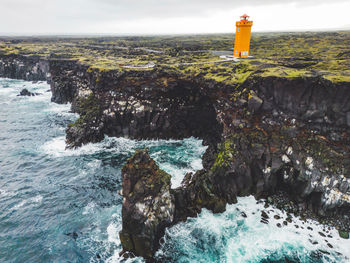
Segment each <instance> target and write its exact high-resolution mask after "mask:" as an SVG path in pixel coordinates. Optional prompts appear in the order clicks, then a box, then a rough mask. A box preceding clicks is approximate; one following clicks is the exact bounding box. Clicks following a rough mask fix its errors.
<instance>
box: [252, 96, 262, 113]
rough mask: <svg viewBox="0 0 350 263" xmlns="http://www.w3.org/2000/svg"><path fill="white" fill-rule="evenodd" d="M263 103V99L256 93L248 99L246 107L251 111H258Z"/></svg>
mask: <svg viewBox="0 0 350 263" xmlns="http://www.w3.org/2000/svg"><path fill="white" fill-rule="evenodd" d="M262 104H263V100H262V99H260V98H259V97H258V96H257V95H255V94H253V95H251V96H250V98H249V100H248V108H249V109H250V110H252V111H258V110H260V108H261V105H262Z"/></svg>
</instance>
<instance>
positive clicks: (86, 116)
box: [68, 93, 101, 128]
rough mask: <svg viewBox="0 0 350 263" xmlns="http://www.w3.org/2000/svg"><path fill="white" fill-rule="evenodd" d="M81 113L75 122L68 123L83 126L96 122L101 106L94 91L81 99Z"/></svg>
mask: <svg viewBox="0 0 350 263" xmlns="http://www.w3.org/2000/svg"><path fill="white" fill-rule="evenodd" d="M79 113H80V117H79V118H78V119H77V120H76V121H75V122H74V123H70V124H68V127H77V128H82V127H83V125H86V124H88V123H91V122H94V121H96V120H97V119H98V118H99V117H100V115H101V106H100V104H99V100H98V99H97V98H96V97H95V95H94V94H93V93H91V94H90V95H89V96H88V97H87V98H85V99H82V100H81V101H80V105H79Z"/></svg>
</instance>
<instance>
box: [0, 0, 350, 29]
mask: <svg viewBox="0 0 350 263" xmlns="http://www.w3.org/2000/svg"><path fill="white" fill-rule="evenodd" d="M349 10H350V1H349V0H0V34H2V35H4V34H12V35H13V34H15V35H16V34H17V35H23V34H26V35H28V34H173V33H176V34H181V33H221V32H233V31H234V22H235V21H236V20H237V19H238V18H239V16H240V15H242V14H243V13H247V14H248V15H250V16H251V19H252V20H253V21H254V26H253V31H256V32H258V31H291V30H312V29H337V28H347V29H350V15H349Z"/></svg>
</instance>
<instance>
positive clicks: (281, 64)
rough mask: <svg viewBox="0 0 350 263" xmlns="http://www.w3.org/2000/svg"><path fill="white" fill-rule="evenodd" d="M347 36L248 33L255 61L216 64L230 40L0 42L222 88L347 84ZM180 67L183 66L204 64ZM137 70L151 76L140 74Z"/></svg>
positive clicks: (9, 49)
mask: <svg viewBox="0 0 350 263" xmlns="http://www.w3.org/2000/svg"><path fill="white" fill-rule="evenodd" d="M349 41H350V32H348V31H343V32H304V33H253V34H252V40H251V52H250V54H251V55H252V56H254V57H253V58H249V59H242V60H241V61H240V62H233V61H227V62H220V63H215V62H214V61H217V60H220V58H219V55H220V53H218V52H216V51H224V52H223V53H222V54H227V55H230V54H232V47H233V43H234V34H214V35H193V36H149V37H95V38H59V37H56V38H54V37H52V38H44V37H42V38H5V37H3V38H0V54H5V55H11V54H12V55H23V56H33V55H36V56H40V57H43V58H55V59H66V60H74V61H77V62H78V63H80V64H83V65H88V66H89V67H91V68H92V69H99V70H107V71H108V70H126V71H127V70H137V69H135V68H133V69H127V68H123V66H141V67H142V66H145V65H148V64H150V63H154V64H156V65H158V66H159V67H168V68H169V67H172V68H173V69H174V70H176V71H178V72H180V73H183V74H185V75H188V76H193V75H195V76H197V75H200V76H203V77H204V78H206V79H214V80H216V81H218V82H224V83H227V84H235V83H238V84H239V83H242V82H243V81H244V80H245V79H246V78H247V77H248V76H250V75H251V74H257V75H262V76H281V77H286V78H294V77H300V76H314V75H321V76H323V77H325V78H327V79H329V80H331V81H335V82H342V81H346V82H348V81H350V45H349ZM203 62H207V64H199V65H186V64H185V65H184V63H203ZM139 70H152V69H151V68H149V69H145V68H140V69H139Z"/></svg>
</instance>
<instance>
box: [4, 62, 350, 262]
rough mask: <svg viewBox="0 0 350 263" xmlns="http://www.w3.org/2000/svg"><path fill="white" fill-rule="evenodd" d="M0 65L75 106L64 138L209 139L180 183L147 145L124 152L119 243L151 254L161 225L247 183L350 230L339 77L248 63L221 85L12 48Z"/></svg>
mask: <svg viewBox="0 0 350 263" xmlns="http://www.w3.org/2000/svg"><path fill="white" fill-rule="evenodd" d="M0 76H2V77H11V78H21V79H27V80H45V79H46V80H48V81H50V83H51V90H52V101H54V102H57V103H67V102H71V103H72V110H73V111H75V112H78V113H79V114H80V118H79V119H78V120H77V122H76V123H74V124H71V125H69V127H67V146H68V147H79V146H81V145H82V144H85V143H89V142H98V141H101V140H103V138H104V135H108V136H123V137H128V138H134V139H151V138H163V139H169V138H172V139H181V138H185V137H190V136H195V137H198V138H202V139H203V141H204V143H205V144H206V145H208V149H207V151H206V153H205V154H204V156H203V166H204V169H203V170H200V171H198V172H196V173H194V174H187V175H186V176H185V178H184V181H183V184H182V186H181V187H179V188H177V189H170V182H169V180H168V175H166V174H165V173H164V172H162V171H160V170H159V168H158V167H157V166H156V164H155V163H154V161H153V160H151V159H150V157H149V156H148V154H147V152H143V151H141V152H138V153H136V155H135V156H134V157H133V158H131V159H130V160H129V161H128V163H127V164H126V166H125V167H124V169H123V191H122V194H123V197H124V201H123V230H122V232H121V234H120V236H121V241H122V245H123V248H124V250H125V251H130V252H133V253H134V254H135V255H140V256H144V257H145V258H147V259H149V260H151V259H152V256H153V254H154V252H155V251H156V249H157V247H158V245H159V238H160V237H161V235H162V233H164V229H165V227H167V226H170V225H172V224H175V223H177V222H179V221H182V220H186V218H187V217H189V216H196V215H197V213H199V212H200V211H201V209H202V208H204V207H205V208H208V209H210V210H212V211H213V212H222V211H224V210H225V207H226V204H231V203H235V202H236V198H237V196H246V195H254V196H256V197H257V198H267V200H268V202H269V203H270V204H274V205H277V206H278V207H280V208H282V209H285V210H287V211H288V212H290V213H295V214H299V215H301V216H303V217H304V216H311V217H316V218H317V219H319V220H320V221H322V222H324V223H330V224H333V225H336V226H337V227H339V228H340V229H342V230H345V231H349V217H350V206H349V204H350V161H349V160H350V158H349V157H350V156H349V153H350V149H349V140H350V137H349V127H350V83H348V82H343V83H341V82H338V83H334V82H331V81H328V80H325V79H323V78H322V77H296V78H284V77H262V76H259V75H254V74H252V75H251V76H250V77H249V78H248V79H247V80H246V81H245V82H244V83H243V84H241V85H239V86H238V85H237V86H234V85H232V86H230V85H223V84H222V83H218V82H216V81H214V80H205V79H202V78H201V77H195V78H191V77H186V76H184V75H180V74H178V73H176V72H174V71H172V70H171V69H170V68H169V69H168V68H161V69H160V68H155V69H152V70H144V71H140V70H135V71H132V70H128V71H99V70H95V69H91V68H88V67H86V66H81V65H79V64H77V63H75V62H74V61H65V60H47V61H45V60H40V59H34V58H30V59H28V58H19V57H0ZM154 182H156V183H154ZM281 193H282V195H281ZM281 196H283V197H281ZM154 200H157V202H155V201H154ZM150 217H151V218H152V220H150V219H149V218H150ZM153 219H154V220H153ZM130 222H133V223H132V224H130ZM132 225H135V226H137V227H135V228H133V227H132ZM141 244H146V245H141Z"/></svg>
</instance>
